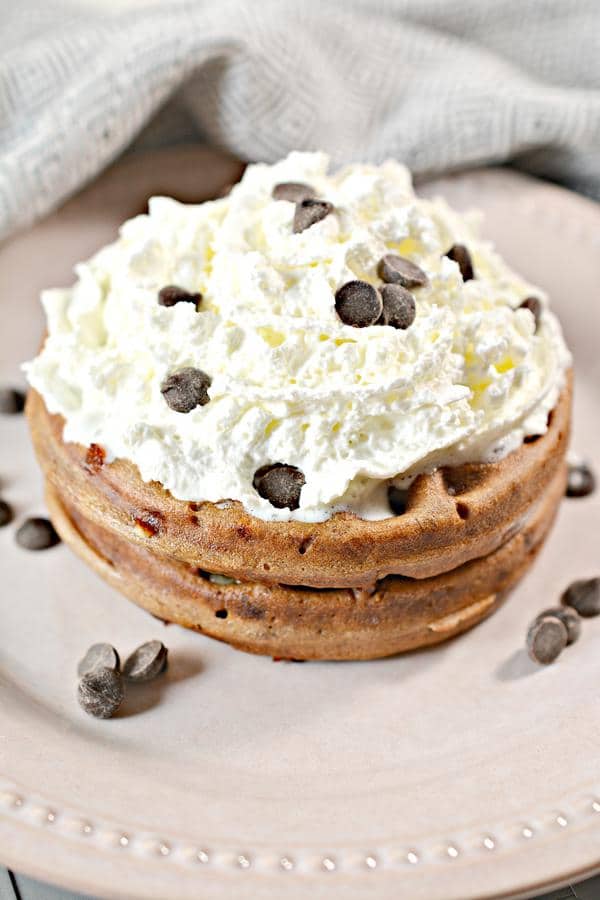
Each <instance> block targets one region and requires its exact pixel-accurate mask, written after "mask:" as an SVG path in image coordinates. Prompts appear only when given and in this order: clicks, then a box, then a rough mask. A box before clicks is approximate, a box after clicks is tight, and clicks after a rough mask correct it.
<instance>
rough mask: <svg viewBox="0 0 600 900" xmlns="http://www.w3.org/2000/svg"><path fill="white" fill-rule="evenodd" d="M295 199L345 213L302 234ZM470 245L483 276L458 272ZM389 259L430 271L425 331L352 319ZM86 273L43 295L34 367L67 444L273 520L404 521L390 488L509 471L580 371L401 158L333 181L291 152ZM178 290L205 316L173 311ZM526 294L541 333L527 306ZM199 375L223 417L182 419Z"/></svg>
mask: <svg viewBox="0 0 600 900" xmlns="http://www.w3.org/2000/svg"><path fill="white" fill-rule="evenodd" d="M285 182H294V183H301V184H306V185H308V186H309V187H310V188H311V189H312V191H313V192H314V195H315V197H317V198H319V199H322V200H324V201H326V202H327V203H330V204H332V207H333V208H332V210H331V211H330V212H328V214H326V215H325V216H324V217H323V218H321V219H320V220H319V221H315V222H314V224H311V225H310V226H309V227H306V228H304V230H301V231H298V232H295V231H294V216H295V212H296V204H295V203H294V202H290V201H288V200H276V199H273V190H274V188H275V186H276V185H278V184H282V183H285ZM456 244H462V245H464V246H465V247H467V249H468V252H469V254H470V257H471V259H472V261H473V266H474V270H475V277H474V278H472V279H470V280H467V281H463V276H462V274H461V270H460V267H459V264H458V262H457V261H455V260H454V259H450V258H449V257H448V256H447V255H446V254H447V253H448V251H449V249H450V248H451V247H452V246H453V245H456ZM386 254H398V255H401V256H402V257H404V258H406V259H408V260H410V261H411V262H413V263H415V264H416V265H418V267H419V268H420V269H421V270H422V272H423V273H424V275H425V276H426V283H425V284H421V285H419V286H417V287H413V288H411V293H412V295H413V297H414V301H415V307H416V315H415V317H414V321H412V324H410V326H409V327H407V328H405V329H402V328H394V327H391V326H386V325H381V324H373V325H367V326H366V327H360V328H359V327H353V326H352V325H348V324H345V323H344V322H343V321H342V320H341V318H340V316H339V315H338V312H337V311H336V303H335V295H336V292H337V291H338V290H339V289H340V288H341V287H342V286H343V285H345V284H347V283H348V282H350V281H353V280H359V281H364V282H367V283H368V284H370V285H372V286H374V287H376V288H377V289H379V288H380V287H381V285H382V281H381V278H380V275H379V272H380V271H381V270H380V267H379V266H380V261H381V260H382V257H383V256H385V255H386ZM75 272H76V276H77V280H76V282H75V284H74V285H73V286H72V287H70V288H67V289H61V290H49V291H45V292H44V293H43V295H42V302H43V305H44V308H45V311H46V315H47V320H48V335H47V339H46V342H45V344H44V348H43V350H42V351H41V353H40V355H39V356H38V357H37V358H36V359H35V360H33V361H32V362H30V363H28V364H27V365H26V371H27V374H28V378H29V381H30V383H31V384H32V385H33V387H35V388H36V389H37V390H38V391H39V392H40V393H41V394H42V396H43V397H44V400H45V402H46V406H47V407H48V409H49V410H50V412H52V413H60V414H61V415H62V416H64V418H65V429H64V437H65V440H67V441H76V442H79V443H81V444H84V445H88V444H91V443H95V444H99V445H100V446H102V447H103V448H104V449H105V451H106V453H107V458H108V459H109V460H110V459H114V458H118V457H121V458H125V459H129V460H131V461H132V462H134V463H135V464H136V465H137V467H138V469H139V471H140V474H141V477H142V478H143V479H144V480H146V481H158V482H160V483H162V484H163V485H164V487H165V488H167V489H168V490H169V491H170V492H171V493H172V494H173V496H174V497H176V498H179V499H182V500H193V501H197V502H202V501H211V502H218V501H221V500H225V499H233V500H239V501H241V503H242V504H243V505H244V507H245V508H246V509H247V510H248V511H249V512H250V513H252V514H254V515H256V516H258V517H260V518H263V519H271V520H286V519H300V520H305V521H321V520H323V519H326V518H328V517H329V516H331V515H332V514H333V513H334V512H335V511H338V510H350V511H354V512H356V513H358V514H359V515H363V516H365V517H366V518H382V517H385V516H389V515H391V510H390V508H389V505H388V503H387V499H386V497H387V488H388V486H389V484H390V483H396V484H398V485H405V484H407V483H409V481H410V479H412V478H413V477H414V476H415V475H416V474H418V473H420V472H423V471H430V470H431V469H432V468H434V467H435V466H436V465H440V464H444V465H452V464H457V463H460V462H464V461H489V460H494V459H499V458H501V457H502V456H504V455H506V454H507V453H509V452H510V451H512V450H514V449H515V448H516V447H518V446H519V445H520V443H521V442H522V440H523V438H524V437H525V436H526V435H527V434H531V433H536V434H541V433H544V431H545V430H546V427H547V424H546V423H547V417H548V413H549V411H550V410H551V409H552V407H553V406H554V405H555V403H556V401H557V399H558V395H559V392H560V390H561V388H562V386H563V384H564V374H565V370H566V368H567V367H568V365H569V363H570V357H569V353H568V351H567V349H566V347H565V344H564V341H563V338H562V334H561V330H560V326H559V324H558V321H557V319H556V318H555V316H554V315H553V314H552V312H551V311H550V310H549V309H548V306H547V299H546V297H545V294H544V292H543V291H541V290H540V289H538V288H535V287H533V286H532V285H530V284H528V283H527V282H526V281H524V280H523V279H521V278H520V277H519V276H517V275H516V274H514V273H513V272H512V271H511V270H510V269H509V268H508V267H507V266H506V264H505V263H504V262H503V261H502V260H501V259H500V257H499V256H498V255H497V254H496V253H495V252H494V251H493V249H492V248H491V246H490V245H489V244H488V243H486V242H484V241H482V240H481V239H480V238H479V237H478V236H477V233H476V231H475V230H474V228H473V225H472V222H471V221H470V219H469V218H467V217H464V216H460V215H458V214H457V213H455V212H453V211H452V210H450V209H449V207H448V206H447V205H446V204H445V203H444V202H443V201H442V200H434V201H431V200H426V199H421V198H418V197H416V196H415V194H414V192H413V189H412V184H411V178H410V174H409V172H408V171H407V169H406V168H404V167H403V166H401V165H399V164H398V163H396V162H392V161H389V162H386V163H384V164H383V165H381V166H373V165H351V166H347V167H346V168H343V169H341V170H340V171H338V172H336V173H333V174H328V158H327V156H326V155H325V154H323V153H291V154H290V155H289V156H288V157H286V158H285V159H284V160H281V161H280V162H278V163H276V164H275V165H263V164H259V165H251V166H248V168H247V169H246V172H245V174H244V176H243V178H242V180H241V181H240V182H239V184H237V185H235V186H234V187H233V189H232V191H231V193H230V194H229V195H228V196H227V197H224V198H222V199H219V200H214V201H210V202H206V203H202V204H197V205H186V204H181V203H178V202H177V201H175V200H172V199H169V198H166V197H154V198H152V200H151V201H150V204H149V212H148V214H147V215H140V216H136V217H135V218H133V219H131V220H130V221H128V222H126V223H125V224H124V225H123V226H122V228H121V230H120V233H119V237H118V239H117V240H116V241H115V242H114V243H113V244H110V245H109V246H107V247H105V248H103V249H102V250H100V251H99V252H98V253H97V254H96V255H95V256H93V257H92V258H91V259H90V260H89V261H88V262H86V263H82V264H80V265H78V266H77V267H76V270H75ZM169 285H171V286H172V285H175V286H178V287H179V288H181V289H183V290H184V291H188V292H190V293H192V294H198V293H199V294H201V295H202V299H201V301H200V302H199V303H198V305H196V303H191V302H178V303H175V304H174V305H171V306H165V305H161V304H160V303H159V300H158V298H159V292H160V291H161V290H162V289H163V288H164V287H166V286H169ZM531 296H535V297H536V298H538V299H539V300H540V302H541V314H540V316H539V322H538V323H537V327H536V321H535V318H534V316H533V314H532V312H531V311H530V310H529V309H526V308H519V307H520V306H521V304H522V302H523V301H524V300H525V299H526V298H527V297H531ZM188 368H192V369H198V370H200V371H201V372H202V373H206V375H207V376H208V378H209V379H210V388H209V390H208V393H209V401H208V402H204V401H203V403H202V404H199V405H197V406H196V407H195V408H192V410H191V411H190V412H187V413H182V412H177V411H176V410H174V409H172V408H170V406H169V405H168V403H167V402H165V396H164V395H163V392H162V391H161V387H162V386H163V385H164V382H165V379H167V378H168V377H169V376H170V375H172V374H173V373H177V372H180V371H181V370H184V369H188ZM276 463H281V464H285V465H286V466H290V467H294V468H295V469H297V470H298V471H299V472H300V473H301V474H302V476H303V478H304V483H303V485H302V488H301V491H300V496H299V501H298V506H297V508H295V509H290V508H287V507H284V508H278V507H276V506H274V505H273V504H272V503H271V502H270V501H269V499H267V498H266V497H264V496H261V494H260V493H259V491H258V490H257V489H256V487H255V486H254V476H255V473H256V472H257V471H258V470H259V469H262V467H264V466H268V465H269V464H271V465H272V464H276Z"/></svg>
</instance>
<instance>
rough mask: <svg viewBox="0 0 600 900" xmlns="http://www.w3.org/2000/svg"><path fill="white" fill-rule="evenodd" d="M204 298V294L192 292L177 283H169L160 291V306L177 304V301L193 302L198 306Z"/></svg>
mask: <svg viewBox="0 0 600 900" xmlns="http://www.w3.org/2000/svg"><path fill="white" fill-rule="evenodd" d="M201 300H202V294H190V292H189V291H186V290H185V288H182V287H178V286H177V285H176V284H168V285H167V286H166V287H164V288H161V289H160V291H159V292H158V304H159V306H175V305H176V304H177V303H193V304H194V306H195V307H196V308H197V307H198V305H199V304H200V302H201Z"/></svg>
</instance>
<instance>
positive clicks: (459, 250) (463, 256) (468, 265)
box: [446, 244, 475, 281]
mask: <svg viewBox="0 0 600 900" xmlns="http://www.w3.org/2000/svg"><path fill="white" fill-rule="evenodd" d="M446 256H447V257H448V259H453V260H454V262H455V263H457V264H458V268H459V269H460V274H461V275H462V280H463V281H471V279H473V278H475V274H474V272H473V262H472V260H471V254H470V253H469V251H468V250H467V248H466V247H465V245H464V244H453V245H452V247H450V249H449V250H448V252H447V253H446Z"/></svg>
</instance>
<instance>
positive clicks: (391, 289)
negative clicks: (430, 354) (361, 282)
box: [380, 284, 417, 330]
mask: <svg viewBox="0 0 600 900" xmlns="http://www.w3.org/2000/svg"><path fill="white" fill-rule="evenodd" d="M380 293H381V299H382V300H383V312H382V314H381V320H380V324H381V325H389V326H390V327H391V328H401V329H403V330H404V329H406V328H409V327H410V326H411V325H412V323H413V322H414V321H415V315H416V312H417V308H416V305H415V298H414V297H413V295H412V294H411V293H410V291H407V290H406V288H404V287H402V286H401V285H399V284H384V285H383V287H382V288H381V290H380Z"/></svg>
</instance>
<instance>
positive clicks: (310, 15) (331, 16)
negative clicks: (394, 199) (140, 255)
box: [0, 0, 600, 237]
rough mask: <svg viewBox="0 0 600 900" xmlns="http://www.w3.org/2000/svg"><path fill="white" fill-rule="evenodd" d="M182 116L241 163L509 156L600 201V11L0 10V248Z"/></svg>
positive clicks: (510, 6)
mask: <svg viewBox="0 0 600 900" xmlns="http://www.w3.org/2000/svg"><path fill="white" fill-rule="evenodd" d="M165 106H166V108H165ZM175 107H176V109H177V115H174V114H173V109H174V108H175ZM182 119H184V120H185V122H186V123H187V124H186V128H187V132H186V133H190V132H192V133H193V134H194V135H195V136H196V137H200V138H201V139H203V140H206V141H210V142H211V143H215V144H218V145H221V146H223V147H226V148H228V149H229V150H230V151H232V152H233V153H234V154H237V155H239V156H241V157H242V158H244V159H251V160H267V161H272V160H275V159H276V158H278V157H280V156H282V155H283V154H285V153H286V152H287V151H289V150H290V149H317V148H318V149H324V150H327V151H328V152H330V153H331V154H332V156H333V158H334V160H335V161H336V162H337V163H341V162H344V161H351V160H367V161H381V160H382V159H383V158H385V157H395V158H397V159H400V160H402V161H404V162H406V163H407V164H408V165H409V166H410V167H411V168H412V169H413V170H414V171H415V172H416V173H418V174H425V173H432V172H439V171H442V170H448V169H453V168H458V167H464V166H469V165H474V164H481V163H484V162H495V163H497V162H500V161H504V160H511V161H512V162H513V163H514V164H516V165H518V166H519V167H521V168H523V169H525V170H527V171H530V172H533V173H535V174H539V175H545V176H547V177H550V178H553V179H556V180H559V181H562V182H564V183H567V184H569V185H570V186H571V187H574V188H576V189H578V190H582V191H584V192H586V193H588V194H590V195H591V196H595V197H598V198H600V0H318V2H316V0H220V2H219V0H195V2H172V0H162V2H154V3H146V4H144V3H140V2H139V0H136V2H133V0H130V2H127V0H123V2H121V3H120V4H116V3H115V2H114V0H111V2H104V3H101V2H98V0H96V2H92V0H86V2H84V0H79V2H71V3H67V2H64V0H19V2H14V0H0V237H5V236H6V235H8V234H9V233H10V232H11V231H13V230H14V229H16V228H17V227H19V226H23V225H26V224H28V223H29V222H31V221H33V220H35V219H36V218H38V217H39V216H41V215H43V214H44V213H46V212H47V211H48V210H49V209H51V208H52V207H54V206H56V204H57V203H59V202H60V201H61V200H63V199H64V198H65V197H67V196H68V195H69V194H70V193H72V192H73V191H74V190H75V189H77V188H78V187H80V186H81V185H82V184H83V183H85V182H86V181H88V180H89V179H90V178H92V177H93V176H94V175H95V174H96V173H97V172H98V171H99V170H100V169H102V168H103V167H104V166H105V165H106V164H107V163H108V162H109V161H111V160H112V159H114V158H115V157H116V156H118V155H119V154H120V153H121V152H122V151H123V150H124V149H125V148H126V147H127V146H128V145H129V144H131V142H132V141H133V140H134V139H135V138H136V136H137V135H138V134H139V133H140V131H141V130H142V129H143V128H144V126H145V125H146V124H147V123H148V122H149V121H150V120H152V128H151V133H152V135H153V138H154V139H155V140H159V141H161V142H162V143H168V142H169V141H170V140H175V139H176V138H177V134H178V130H180V129H181V122H182ZM185 130H186V129H184V131H185Z"/></svg>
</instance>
